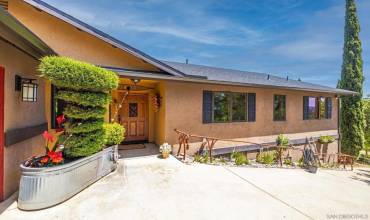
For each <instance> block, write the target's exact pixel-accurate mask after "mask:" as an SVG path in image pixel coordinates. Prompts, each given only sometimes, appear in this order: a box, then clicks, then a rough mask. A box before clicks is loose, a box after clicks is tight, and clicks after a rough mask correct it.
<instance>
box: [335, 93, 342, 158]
mask: <svg viewBox="0 0 370 220" xmlns="http://www.w3.org/2000/svg"><path fill="white" fill-rule="evenodd" d="M336 98H337V100H338V103H337V115H338V118H337V123H338V153H339V154H340V153H341V144H340V142H341V132H340V117H341V116H340V102H341V99H340V96H337V97H336Z"/></svg>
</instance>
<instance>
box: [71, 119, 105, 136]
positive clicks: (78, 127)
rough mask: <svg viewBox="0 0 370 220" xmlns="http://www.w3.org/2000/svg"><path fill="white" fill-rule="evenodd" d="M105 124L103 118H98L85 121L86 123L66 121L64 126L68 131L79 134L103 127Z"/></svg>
mask: <svg viewBox="0 0 370 220" xmlns="http://www.w3.org/2000/svg"><path fill="white" fill-rule="evenodd" d="M103 124H104V120H103V119H97V120H91V121H85V122H84V123H81V122H79V121H73V122H66V123H65V124H64V127H65V129H66V131H67V132H68V133H73V134H79V133H86V132H92V131H96V130H100V129H103Z"/></svg>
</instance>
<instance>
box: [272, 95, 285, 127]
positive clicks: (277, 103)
mask: <svg viewBox="0 0 370 220" xmlns="http://www.w3.org/2000/svg"><path fill="white" fill-rule="evenodd" d="M285 115H286V96H285V95H274V121H285V120H286V116H285Z"/></svg>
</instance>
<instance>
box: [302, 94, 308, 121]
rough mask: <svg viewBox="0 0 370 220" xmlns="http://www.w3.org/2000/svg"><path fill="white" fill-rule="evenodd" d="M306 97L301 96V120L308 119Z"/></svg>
mask: <svg viewBox="0 0 370 220" xmlns="http://www.w3.org/2000/svg"><path fill="white" fill-rule="evenodd" d="M308 98H309V97H308V96H303V120H307V119H308Z"/></svg>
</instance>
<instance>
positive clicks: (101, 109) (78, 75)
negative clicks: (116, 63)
mask: <svg viewBox="0 0 370 220" xmlns="http://www.w3.org/2000/svg"><path fill="white" fill-rule="evenodd" d="M39 70H40V72H41V76H43V77H45V78H46V79H48V80H50V81H51V83H52V84H53V85H54V86H56V87H57V88H58V91H59V92H58V93H57V95H56V97H57V98H58V99H61V100H64V101H66V103H67V104H66V107H65V109H64V112H63V113H64V115H65V116H66V118H67V122H66V123H65V134H64V135H62V136H61V137H60V138H61V140H63V141H62V142H63V143H64V146H65V147H64V150H63V151H64V152H63V153H64V155H65V156H66V157H69V158H74V157H84V156H89V155H92V154H94V153H96V152H98V151H100V150H102V148H103V146H104V145H110V144H114V143H119V142H120V140H121V138H123V135H118V134H123V132H122V128H120V127H119V126H118V125H107V126H108V127H105V126H104V125H103V124H104V123H103V118H104V116H105V113H106V105H107V104H108V103H109V101H110V94H109V92H110V90H112V89H115V88H117V86H118V76H117V75H116V74H115V73H114V72H111V71H108V70H106V69H103V68H100V67H97V66H94V65H92V64H89V63H85V62H81V61H77V60H73V59H71V58H66V57H58V56H47V57H44V58H42V59H41V63H40V65H39ZM109 126H111V127H109Z"/></svg>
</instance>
